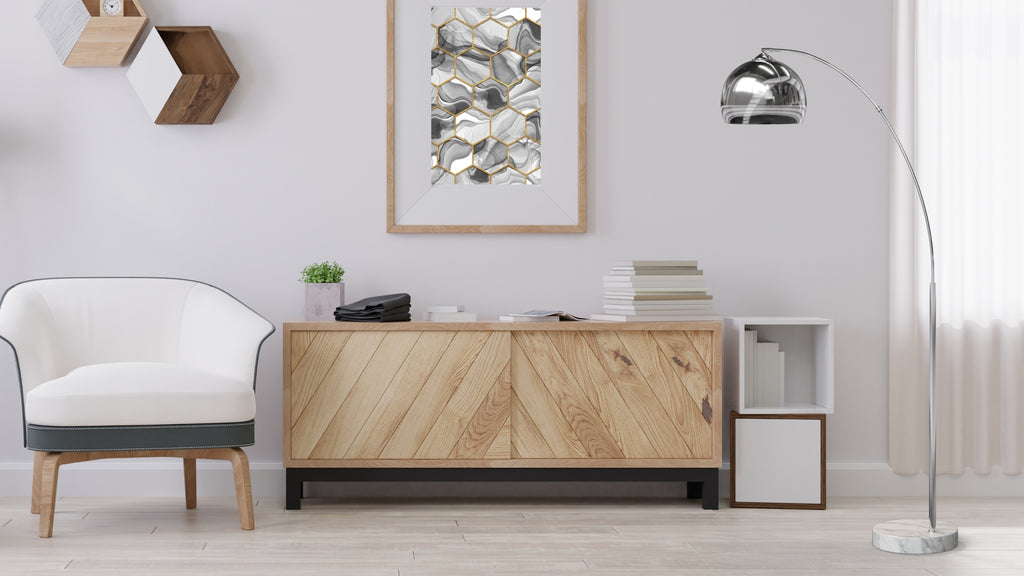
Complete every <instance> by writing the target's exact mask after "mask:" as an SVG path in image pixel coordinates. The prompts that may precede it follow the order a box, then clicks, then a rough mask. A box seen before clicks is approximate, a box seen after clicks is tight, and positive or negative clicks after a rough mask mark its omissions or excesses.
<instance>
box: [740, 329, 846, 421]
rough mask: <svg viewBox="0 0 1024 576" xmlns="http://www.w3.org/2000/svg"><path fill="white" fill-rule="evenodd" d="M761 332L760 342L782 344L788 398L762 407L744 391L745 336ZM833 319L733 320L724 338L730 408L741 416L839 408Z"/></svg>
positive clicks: (810, 412)
mask: <svg viewBox="0 0 1024 576" xmlns="http://www.w3.org/2000/svg"><path fill="white" fill-rule="evenodd" d="M747 330H756V331H757V336H758V340H759V341H770V342H778V343H779V348H780V350H782V351H783V352H784V353H785V400H784V402H783V404H782V405H773V406H759V405H757V403H756V401H755V399H754V398H751V397H750V396H751V394H748V391H747V390H744V386H743V382H744V380H745V378H746V367H745V366H744V362H743V358H744V355H745V353H746V343H745V342H744V333H745V332H746V331H747ZM832 348H833V331H832V320H830V319H828V318H804V317H785V316H778V317H776V316H734V317H729V318H727V319H726V322H725V334H724V346H723V351H724V358H723V364H724V369H723V375H724V386H723V388H724V392H725V399H726V406H727V407H728V408H729V409H730V410H735V411H737V412H739V413H740V414H832V413H833V411H834V409H835V373H834V366H833V351H832Z"/></svg>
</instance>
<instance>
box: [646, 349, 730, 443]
mask: <svg viewBox="0 0 1024 576" xmlns="http://www.w3.org/2000/svg"><path fill="white" fill-rule="evenodd" d="M654 340H655V341H656V342H657V343H658V346H659V347H660V348H661V351H662V353H663V354H664V355H665V357H666V359H667V360H668V361H667V362H666V363H665V365H666V366H667V367H668V369H669V370H672V371H673V372H674V373H675V375H676V377H677V378H678V379H679V381H680V382H681V383H682V384H683V388H684V389H685V390H686V391H687V393H688V394H689V395H690V397H691V398H692V399H693V403H694V404H696V405H697V406H698V407H700V410H701V415H702V417H703V419H704V421H705V422H707V423H708V424H709V425H710V424H711V423H712V422H711V421H712V416H713V415H714V412H715V410H717V407H716V406H714V404H715V402H716V400H715V398H714V396H713V395H712V393H711V392H712V388H713V385H712V372H711V369H710V368H709V366H708V362H706V361H705V360H704V359H703V358H701V356H700V351H699V350H698V349H697V347H696V345H695V344H694V343H693V341H692V340H691V338H690V333H686V334H681V333H679V332H665V333H656V334H654Z"/></svg>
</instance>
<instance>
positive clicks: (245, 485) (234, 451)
mask: <svg viewBox="0 0 1024 576" xmlns="http://www.w3.org/2000/svg"><path fill="white" fill-rule="evenodd" d="M229 450H230V453H231V456H230V460H231V468H232V469H233V470H234V473H235V498H236V499H237V500H238V522H239V524H241V526H242V530H254V529H255V528H256V520H255V519H254V518H253V514H252V486H251V485H250V482H249V458H247V457H246V455H245V451H244V450H242V449H241V448H230V449H229Z"/></svg>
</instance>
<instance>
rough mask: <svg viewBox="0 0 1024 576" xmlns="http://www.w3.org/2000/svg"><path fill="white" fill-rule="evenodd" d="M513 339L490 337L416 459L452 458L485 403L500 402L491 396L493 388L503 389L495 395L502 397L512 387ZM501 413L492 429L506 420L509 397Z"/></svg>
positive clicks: (497, 334)
mask: <svg viewBox="0 0 1024 576" xmlns="http://www.w3.org/2000/svg"><path fill="white" fill-rule="evenodd" d="M509 338H510V337H509V334H508V333H507V332H494V333H491V335H490V336H489V337H488V338H487V341H486V343H485V344H484V346H483V348H482V349H481V350H480V352H479V353H478V354H477V355H476V357H475V358H474V359H473V364H472V365H471V366H470V368H469V370H468V371H466V375H465V377H464V378H463V379H462V381H461V382H460V383H459V386H458V388H456V389H455V391H454V393H453V394H452V395H451V398H449V399H448V402H447V403H446V404H445V407H444V409H442V410H441V413H440V414H438V416H437V418H436V419H435V420H434V423H433V426H431V428H430V431H429V432H428V433H427V435H426V437H425V438H424V439H423V442H422V443H421V444H420V446H419V447H418V448H417V449H416V454H415V457H416V458H446V457H448V455H449V454H450V453H451V451H452V449H453V448H454V447H455V446H456V445H457V442H458V441H459V439H460V437H462V436H463V434H465V432H466V429H467V427H468V425H469V424H470V422H471V419H472V418H474V416H475V414H476V413H477V412H478V410H479V408H480V407H481V403H485V401H487V400H488V399H490V400H496V397H491V396H492V389H493V388H495V387H497V388H498V389H499V390H498V391H497V392H495V393H496V394H498V395H500V394H503V393H502V392H501V390H500V389H501V388H504V389H507V388H508V385H509V368H508V360H509V350H508V346H509ZM499 410H500V412H498V413H495V414H493V416H494V419H493V420H491V421H490V422H489V425H490V426H492V427H499V428H500V426H501V424H502V423H503V422H504V421H505V415H506V414H507V411H508V395H507V394H505V396H504V405H503V406H501V407H500V409H499ZM477 424H478V425H480V424H481V423H480V422H477ZM494 433H497V430H494ZM483 449H484V451H486V449H487V446H483Z"/></svg>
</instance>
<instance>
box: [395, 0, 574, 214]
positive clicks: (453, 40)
mask: <svg viewBox="0 0 1024 576" xmlns="http://www.w3.org/2000/svg"><path fill="white" fill-rule="evenodd" d="M493 1H494V0H489V1H488V0H475V1H474V0H470V1H469V2H465V1H463V2H452V1H451V0H448V1H446V0H401V1H400V2H395V0H387V44H388V45H387V82H388V85H387V147H388V157H387V231H388V232H405V233H424V232H585V231H586V197H587V194H586V190H587V187H586V167H587V155H586V141H587V139H586V125H587V122H586V120H587V112H586V45H587V43H586V0H575V1H573V0H532V1H530V2H528V3H524V5H521V6H510V5H509V4H508V2H505V3H503V4H502V5H501V6H497V5H492V4H491V2H493ZM503 1H504V0H503ZM396 4H397V6H396ZM525 4H528V5H525ZM542 68H543V74H542V72H541V69H542ZM542 118H543V128H542V122H541V119H542Z"/></svg>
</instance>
